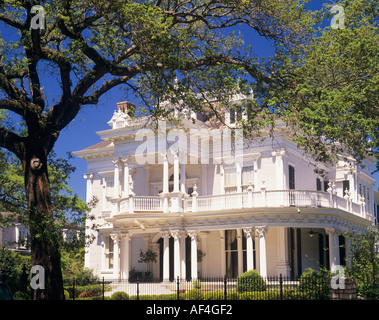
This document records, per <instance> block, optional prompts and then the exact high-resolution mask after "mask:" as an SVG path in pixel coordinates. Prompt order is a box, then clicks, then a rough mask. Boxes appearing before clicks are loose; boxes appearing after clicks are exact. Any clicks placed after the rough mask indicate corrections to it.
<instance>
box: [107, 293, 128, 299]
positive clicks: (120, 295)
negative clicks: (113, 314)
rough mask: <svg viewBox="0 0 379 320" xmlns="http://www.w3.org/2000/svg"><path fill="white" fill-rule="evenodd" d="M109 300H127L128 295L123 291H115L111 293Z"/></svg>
mask: <svg viewBox="0 0 379 320" xmlns="http://www.w3.org/2000/svg"><path fill="white" fill-rule="evenodd" d="M111 300H129V295H128V294H127V293H126V292H124V291H117V292H114V293H113V294H112V296H111Z"/></svg>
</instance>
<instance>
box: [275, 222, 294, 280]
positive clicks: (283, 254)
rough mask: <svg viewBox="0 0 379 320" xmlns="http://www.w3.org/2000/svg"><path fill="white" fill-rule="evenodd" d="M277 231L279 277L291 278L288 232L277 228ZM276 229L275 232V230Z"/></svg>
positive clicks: (277, 268)
mask: <svg viewBox="0 0 379 320" xmlns="http://www.w3.org/2000/svg"><path fill="white" fill-rule="evenodd" d="M275 229H276V231H277V249H278V262H277V265H276V272H277V275H280V274H282V275H283V276H285V277H289V276H290V271H291V270H290V264H289V254H288V230H287V228H285V227H278V228H275ZM275 229H274V230H275Z"/></svg>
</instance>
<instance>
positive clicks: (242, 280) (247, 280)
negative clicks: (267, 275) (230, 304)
mask: <svg viewBox="0 0 379 320" xmlns="http://www.w3.org/2000/svg"><path fill="white" fill-rule="evenodd" d="M264 290H266V282H265V281H264V279H263V278H262V276H261V275H260V274H259V272H258V271H256V270H249V271H246V272H244V273H243V274H241V275H240V276H238V277H237V291H238V292H246V291H264Z"/></svg>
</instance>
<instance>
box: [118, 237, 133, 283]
mask: <svg viewBox="0 0 379 320" xmlns="http://www.w3.org/2000/svg"><path fill="white" fill-rule="evenodd" d="M121 239H122V243H121V257H120V258H121V278H122V279H124V280H129V271H130V260H129V255H130V241H131V239H130V236H129V234H122V235H121Z"/></svg>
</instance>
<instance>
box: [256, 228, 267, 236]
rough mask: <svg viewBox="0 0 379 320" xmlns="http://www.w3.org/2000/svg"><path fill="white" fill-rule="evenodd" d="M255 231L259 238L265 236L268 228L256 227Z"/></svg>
mask: <svg viewBox="0 0 379 320" xmlns="http://www.w3.org/2000/svg"><path fill="white" fill-rule="evenodd" d="M255 231H256V232H257V234H258V235H259V236H264V235H265V234H266V232H267V227H256V228H255Z"/></svg>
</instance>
